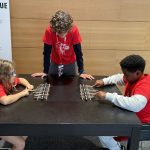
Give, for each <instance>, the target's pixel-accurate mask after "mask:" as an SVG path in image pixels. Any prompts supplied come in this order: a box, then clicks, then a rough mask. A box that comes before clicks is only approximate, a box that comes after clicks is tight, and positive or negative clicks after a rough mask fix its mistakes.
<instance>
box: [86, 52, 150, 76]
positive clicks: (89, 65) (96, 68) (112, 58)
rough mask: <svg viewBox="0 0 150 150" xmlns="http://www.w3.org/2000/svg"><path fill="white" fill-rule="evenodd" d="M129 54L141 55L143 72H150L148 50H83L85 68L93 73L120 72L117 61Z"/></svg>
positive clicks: (109, 73)
mask: <svg viewBox="0 0 150 150" xmlns="http://www.w3.org/2000/svg"><path fill="white" fill-rule="evenodd" d="M131 54H137V55H141V56H142V57H143V58H144V59H145V60H146V68H145V73H150V59H149V56H150V51H134V53H133V51H116V50H109V51H106V50H101V51H99V50H91V51H84V62H85V69H86V71H87V72H88V73H91V74H94V75H112V74H116V73H121V69H120V65H119V62H120V61H121V60H122V59H123V58H124V57H126V56H128V55H131Z"/></svg>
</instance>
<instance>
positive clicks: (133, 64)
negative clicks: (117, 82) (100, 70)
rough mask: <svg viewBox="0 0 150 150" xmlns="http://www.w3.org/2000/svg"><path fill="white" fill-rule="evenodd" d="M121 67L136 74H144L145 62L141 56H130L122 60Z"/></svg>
mask: <svg viewBox="0 0 150 150" xmlns="http://www.w3.org/2000/svg"><path fill="white" fill-rule="evenodd" d="M120 66H121V68H122V69H127V71H129V72H136V71H137V70H140V71H141V72H144V69H145V60H144V59H143V58H142V57H141V56H139V55H129V56H127V57H125V58H124V59H122V60H121V62H120Z"/></svg>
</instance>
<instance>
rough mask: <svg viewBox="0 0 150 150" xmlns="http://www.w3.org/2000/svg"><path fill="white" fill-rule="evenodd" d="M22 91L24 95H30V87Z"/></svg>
mask: <svg viewBox="0 0 150 150" xmlns="http://www.w3.org/2000/svg"><path fill="white" fill-rule="evenodd" d="M21 93H22V96H28V95H29V91H28V89H25V90H23V91H21Z"/></svg>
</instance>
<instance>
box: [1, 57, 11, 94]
mask: <svg viewBox="0 0 150 150" xmlns="http://www.w3.org/2000/svg"><path fill="white" fill-rule="evenodd" d="M13 68H14V63H13V62H11V61H8V60H4V59H0V84H2V85H3V86H4V89H5V91H6V92H7V93H8V91H9V90H10V88H11V87H12V83H11V82H10V79H11V75H10V72H11V70H12V69H13Z"/></svg>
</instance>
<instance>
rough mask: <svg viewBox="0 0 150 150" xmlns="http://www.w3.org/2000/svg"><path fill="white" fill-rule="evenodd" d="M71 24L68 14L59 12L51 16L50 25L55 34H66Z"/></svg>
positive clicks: (71, 20)
mask: <svg viewBox="0 0 150 150" xmlns="http://www.w3.org/2000/svg"><path fill="white" fill-rule="evenodd" d="M72 24H73V19H72V17H71V16H70V14H68V13H66V12H64V11H62V10H59V11H57V12H56V13H55V15H54V16H52V18H51V20H50V25H51V27H52V29H53V30H54V31H55V32H57V33H66V32H67V31H68V30H69V29H70V28H71V27H72Z"/></svg>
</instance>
